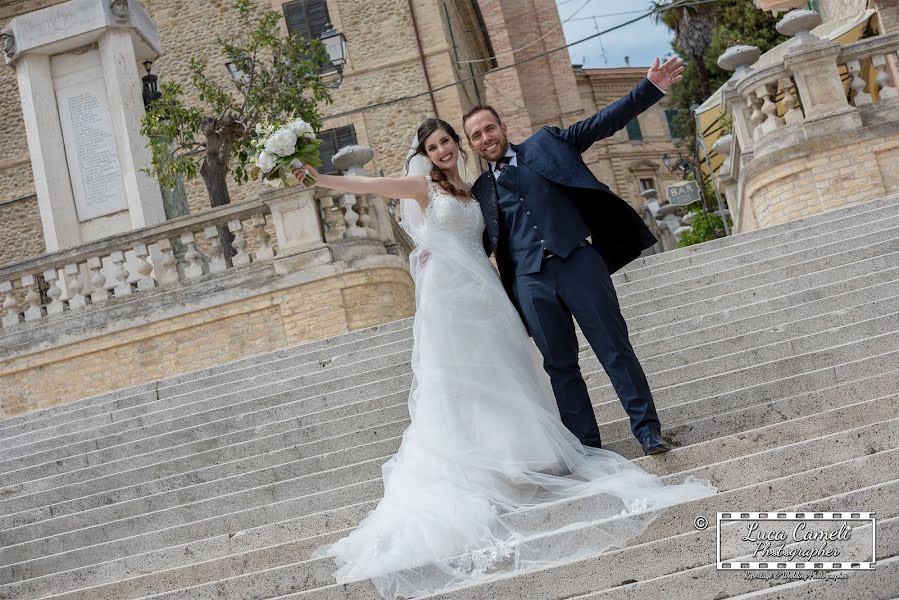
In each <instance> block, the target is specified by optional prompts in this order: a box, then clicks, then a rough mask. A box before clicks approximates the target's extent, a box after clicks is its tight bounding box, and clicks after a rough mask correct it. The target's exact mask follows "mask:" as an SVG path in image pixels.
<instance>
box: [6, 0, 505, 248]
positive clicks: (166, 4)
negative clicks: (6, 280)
mask: <svg viewBox="0 0 899 600" xmlns="http://www.w3.org/2000/svg"><path fill="white" fill-rule="evenodd" d="M258 2H259V5H260V7H262V8H266V9H267V8H271V9H274V10H277V11H279V12H280V11H281V10H282V6H281V5H282V4H283V2H284V0H258ZM53 3H58V2H51V1H44V2H21V1H11V0H0V23H5V22H6V21H8V20H9V18H11V17H13V16H15V15H17V14H21V13H22V12H25V11H30V10H36V9H38V8H42V7H43V6H46V5H49V4H53ZM141 3H142V5H143V6H144V7H145V8H146V9H147V11H148V12H149V13H150V15H151V16H152V17H153V19H154V20H155V22H156V24H157V26H158V29H159V34H160V38H161V42H162V48H163V56H161V57H160V58H159V59H158V60H157V61H156V63H155V64H154V65H153V71H154V73H156V74H157V75H158V76H159V77H160V80H161V81H167V80H177V81H179V82H181V83H182V84H183V87H184V91H185V93H186V97H187V100H188V102H189V103H192V102H195V101H196V100H197V93H196V91H195V90H194V89H193V87H192V86H191V85H190V83H189V72H188V63H189V60H190V58H191V57H201V58H202V59H203V60H206V61H207V62H208V65H209V68H208V73H209V74H210V75H211V76H212V77H213V78H214V79H217V80H218V81H219V82H221V83H222V84H223V85H224V86H225V87H226V89H230V88H231V87H232V86H233V84H232V83H231V80H230V77H229V75H228V72H227V69H226V68H225V64H224V63H225V59H224V57H222V56H221V55H220V54H219V52H218V47H217V44H216V42H215V40H216V38H217V37H218V36H225V37H227V36H232V35H234V33H235V31H236V29H237V28H236V25H235V24H236V18H237V17H236V13H235V11H234V10H233V9H232V8H231V5H232V3H231V0H208V1H203V2H182V1H180V0H141ZM412 7H413V9H414V11H415V16H416V18H417V23H418V26H419V33H420V36H421V40H422V44H423V50H424V59H423V58H422V56H421V55H420V54H419V51H418V46H417V44H416V39H415V30H414V28H413V20H412V12H411V11H410V8H409V3H408V2H407V1H398V0H329V2H328V11H329V16H330V18H331V21H332V23H333V25H334V27H335V28H336V29H337V30H338V31H342V32H343V33H344V34H345V35H346V37H347V44H348V62H347V66H346V68H345V70H344V75H345V77H344V80H343V83H342V85H341V86H340V88H339V89H337V90H335V91H334V93H333V98H334V102H333V104H331V105H329V106H324V107H322V112H323V114H324V115H325V117H326V118H325V121H324V128H325V129H331V128H335V127H340V126H345V125H350V124H352V125H353V126H354V127H355V130H356V134H357V139H358V141H359V143H361V144H366V145H369V146H371V147H372V149H373V150H374V152H375V159H374V161H373V162H372V163H370V164H369V165H367V168H368V169H369V171H370V172H371V173H373V174H377V173H378V172H379V171H383V172H384V174H385V175H388V176H390V175H399V174H401V173H402V168H403V162H404V159H405V156H406V149H407V147H408V143H409V140H410V139H411V136H412V135H413V134H414V132H415V130H416V129H417V127H418V125H419V124H420V123H421V121H423V120H424V119H425V118H427V117H430V116H433V115H434V113H435V110H434V105H435V104H436V107H437V110H436V113H437V114H438V115H439V116H441V117H443V118H445V119H447V120H448V121H450V123H452V124H453V125H454V126H456V127H457V128H458V129H459V131H461V116H462V113H463V112H464V110H465V109H467V107H469V106H471V105H472V104H475V103H476V102H477V101H478V98H479V97H480V98H482V99H483V98H484V97H485V95H484V90H483V82H481V81H480V80H478V82H477V83H475V82H469V83H466V84H465V85H454V86H450V87H449V88H447V89H444V90H442V91H436V92H435V93H434V101H433V102H432V100H431V97H430V95H429V94H428V87H427V84H426V82H425V77H424V74H425V71H424V65H423V63H424V64H426V65H427V69H428V75H429V77H430V79H431V84H432V87H433V88H435V89H436V88H439V87H441V86H446V85H450V84H453V83H455V82H458V81H460V80H461V79H464V78H466V77H471V76H472V75H481V74H483V72H484V71H486V70H487V69H488V68H489V66H490V63H489V62H487V63H473V64H471V65H470V66H466V65H467V63H465V64H463V65H462V67H464V69H463V68H461V67H460V65H459V64H457V63H456V57H457V56H458V58H459V60H477V59H480V58H487V57H489V51H488V49H489V43H488V42H487V41H486V39H485V38H484V36H483V35H482V33H483V32H481V25H480V24H479V22H478V20H477V16H476V10H475V7H474V5H473V3H472V2H453V3H449V4H448V5H447V7H448V9H449V10H448V11H444V8H443V7H444V3H443V2H442V1H438V0H413V2H412ZM282 23H283V20H282ZM373 23H377V26H372V24H373ZM451 27H452V31H453V35H450V28H451ZM285 29H286V26H285ZM463 71H464V72H463ZM0 87H2V89H4V90H5V91H7V93H6V94H4V95H3V96H0V203H4V202H7V201H13V200H15V199H18V198H23V197H27V196H30V195H31V194H33V193H34V185H33V181H32V175H31V167H30V163H29V161H28V148H27V143H26V139H25V131H24V127H23V124H22V114H21V107H20V105H19V97H18V92H17V85H16V81H15V71H14V70H13V69H11V68H0ZM406 96H414V98H411V99H402V98H404V97H406ZM395 100H398V101H397V102H394V103H390V102H391V101H395ZM376 104H379V105H381V106H377V107H374V108H368V107H369V106H371V105H376ZM474 169H477V166H476V165H475V166H474ZM185 188H186V192H187V198H188V205H189V207H190V210H191V212H192V213H194V212H198V211H201V210H204V209H206V208H208V207H209V197H208V194H207V193H206V190H205V187H204V185H203V181H202V179H201V178H196V179H194V180H190V181H186V182H185ZM229 188H230V192H231V197H232V201H233V202H240V201H244V200H247V199H250V198H255V197H256V196H257V194H258V193H259V192H260V191H261V190H263V189H264V186H263V184H261V183H259V182H251V183H249V184H245V185H243V186H238V185H237V184H236V183H235V182H234V181H229ZM14 206H15V207H16V208H15V209H10V210H21V211H25V212H27V213H29V214H32V213H33V208H32V207H34V206H36V203H35V202H34V201H33V200H31V199H28V198H25V199H22V200H19V201H17V202H16V203H15V205H14ZM27 221H28V223H30V224H31V225H32V228H31V229H30V230H23V229H22V227H21V226H20V227H18V228H17V229H16V230H15V231H13V230H12V229H11V228H10V227H9V226H8V224H7V222H6V221H3V220H0V246H3V247H4V248H3V250H0V264H2V263H5V262H9V261H13V260H18V259H21V258H25V257H28V256H34V255H36V254H40V253H42V252H43V251H44V246H43V234H42V232H41V229H40V227H33V225H34V220H33V219H30V218H29V219H28V220H27Z"/></svg>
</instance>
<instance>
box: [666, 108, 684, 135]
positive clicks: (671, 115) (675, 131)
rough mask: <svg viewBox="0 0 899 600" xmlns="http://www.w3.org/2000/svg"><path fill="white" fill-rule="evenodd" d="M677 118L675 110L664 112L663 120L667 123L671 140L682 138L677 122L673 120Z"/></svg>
mask: <svg viewBox="0 0 899 600" xmlns="http://www.w3.org/2000/svg"><path fill="white" fill-rule="evenodd" d="M676 118H677V111H676V110H670V109H669V110H666V111H665V119H666V120H667V121H668V132H669V133H670V134H671V137H672V138H673V139H676V140H677V139H680V138H682V137H683V135H682V134H681V131H680V127H678V126H677V122H676V121H675V119H676Z"/></svg>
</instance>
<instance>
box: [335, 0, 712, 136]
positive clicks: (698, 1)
mask: <svg viewBox="0 0 899 600" xmlns="http://www.w3.org/2000/svg"><path fill="white" fill-rule="evenodd" d="M566 1H570V0H566ZM719 1H720V0H692V1H689V0H683V1H682V2H673V3H672V4H669V5H667V6H664V7H661V8H660V9H658V10H657V9H652V10H649V11H646V12H645V13H643V14H642V15H640V16H639V17H636V18H634V19H631V20H629V21H625V22H624V23H619V24H618V25H614V26H612V27H609V28H607V29H604V30H603V31H599V32H597V33H594V34H591V35H588V36H587V37H585V38H581V39H579V40H577V41H574V42H571V43H570V44H565V45H564V46H559V47H558V48H553V49H552V50H547V51H545V52H541V53H540V54H536V55H534V56H531V57H528V58H524V59H522V60H520V61H518V62H514V63H511V64H508V65H505V66H502V67H497V68H495V69H491V70H490V71H489V72H490V73H495V72H497V71H504V70H506V69H512V68H514V67H517V66H518V65H522V64H525V63H528V62H531V61H532V60H537V59H538V58H543V57H544V56H548V55H550V54H555V53H556V52H561V51H562V50H567V49H568V48H570V47H572V46H576V45H578V44H582V43H584V42H586V41H588V40H592V39H594V38H597V37H599V36H601V35H605V34H607V33H611V32H613V31H617V30H618V29H622V28H624V27H627V26H628V25H633V24H634V23H638V22H640V21H642V20H643V19H645V18H647V17H650V16H652V15H653V14H655V13H656V12H660V11H662V10H670V9H672V8H681V7H684V6H698V5H702V4H712V3H714V2H719ZM560 4H561V2H560ZM484 75H485V74H481V75H472V76H471V77H465V78H463V79H460V80H459V81H454V82H453V83H448V84H446V85H442V86H440V87H436V88H434V89H433V90H432V91H433V92H434V93H436V92H440V91H442V90H446V89H449V88H452V87H456V86H458V85H462V84H464V83H468V82H469V81H473V80H475V79H478V78H482V77H484ZM429 94H431V92H421V93H419V94H410V95H408V96H400V97H399V98H393V99H392V100H385V101H384V102H376V103H374V104H369V105H367V106H362V107H360V108H354V109H352V110H347V111H344V112H342V113H337V114H334V115H328V116H326V117H324V119H326V120H327V119H337V118H340V117H346V116H349V115H355V114H357V113H360V112H365V111H366V110H370V109H373V108H382V107H384V106H390V105H391V104H397V103H399V102H405V101H406V100H415V99H417V98H422V97H424V96H428V95H429Z"/></svg>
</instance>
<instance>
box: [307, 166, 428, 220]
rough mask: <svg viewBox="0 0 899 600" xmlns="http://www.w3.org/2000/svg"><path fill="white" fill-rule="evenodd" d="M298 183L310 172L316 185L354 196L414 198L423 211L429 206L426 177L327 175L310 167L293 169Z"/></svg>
mask: <svg viewBox="0 0 899 600" xmlns="http://www.w3.org/2000/svg"><path fill="white" fill-rule="evenodd" d="M291 172H292V173H293V175H294V177H296V178H297V181H302V180H303V177H305V175H306V173H307V172H308V173H309V174H310V175H312V177H314V178H315V185H316V186H320V187H326V188H330V189H332V190H337V191H339V192H350V193H352V194H378V195H379V196H384V197H385V198H414V199H415V200H416V201H417V202H418V205H419V206H420V207H421V210H422V211H424V209H425V208H427V204H428V187H427V186H428V184H427V181H425V178H424V177H364V176H361V175H325V174H322V173H319V172H318V171H316V170H315V169H314V168H313V167H311V166H310V165H303V166H302V167H293V168H292V169H291Z"/></svg>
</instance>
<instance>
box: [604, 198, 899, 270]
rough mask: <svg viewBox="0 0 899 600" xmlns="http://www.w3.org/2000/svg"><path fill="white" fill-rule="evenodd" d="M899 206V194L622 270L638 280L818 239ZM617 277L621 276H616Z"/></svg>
mask: <svg viewBox="0 0 899 600" xmlns="http://www.w3.org/2000/svg"><path fill="white" fill-rule="evenodd" d="M897 203H899V194H893V195H891V196H885V197H883V198H879V199H877V200H874V201H872V202H866V203H864V204H859V205H856V206H852V207H848V208H842V209H837V210H832V211H828V212H826V213H820V214H817V215H812V216H809V217H804V218H802V219H796V220H793V221H788V222H786V223H781V224H779V225H772V226H769V227H764V228H762V229H756V230H754V231H747V232H744V233H738V234H735V235H731V236H728V237H723V238H718V239H715V240H710V241H708V242H703V243H702V244H695V245H693V246H687V247H686V248H676V249H674V250H670V251H668V252H661V253H658V254H652V255H649V256H645V257H640V258H637V259H636V260H634V261H633V262H631V263H630V264H629V265H628V266H627V267H626V268H624V269H622V270H621V275H623V276H624V275H626V276H627V277H628V279H637V278H639V277H642V276H644V275H645V274H648V273H652V271H648V272H646V271H644V269H646V268H647V267H649V268H652V267H663V265H664V268H666V269H667V268H669V267H671V266H675V265H678V266H683V265H684V264H700V263H701V262H704V261H706V260H715V259H716V258H720V257H722V256H725V255H727V254H728V253H731V252H736V253H740V252H744V251H745V250H746V249H747V248H749V247H750V246H752V245H753V244H755V245H771V246H774V245H777V244H778V243H781V242H782V241H783V240H784V239H799V237H800V236H801V237H814V236H815V235H816V234H817V232H819V231H825V232H826V231H831V230H832V229H833V228H834V227H850V226H852V225H854V224H857V223H859V222H864V221H867V220H868V219H869V218H871V217H872V216H873V217H874V219H875V220H876V218H877V217H879V216H881V215H884V214H888V212H889V211H895V210H896V206H897ZM616 276H617V274H616Z"/></svg>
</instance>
